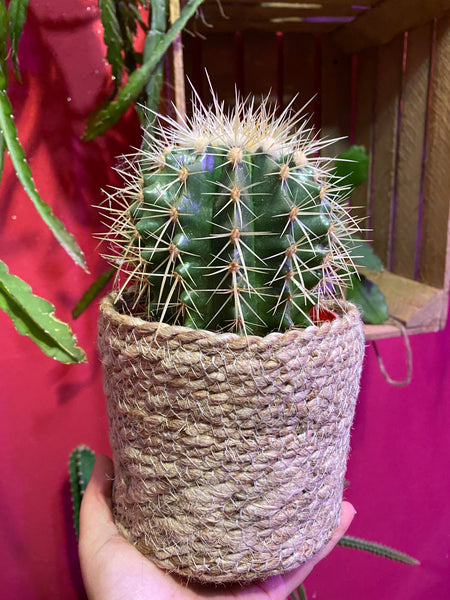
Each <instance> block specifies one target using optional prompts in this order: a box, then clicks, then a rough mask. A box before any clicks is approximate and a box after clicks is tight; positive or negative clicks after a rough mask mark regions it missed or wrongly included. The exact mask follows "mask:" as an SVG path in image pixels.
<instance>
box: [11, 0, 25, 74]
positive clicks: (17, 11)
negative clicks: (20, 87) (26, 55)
mask: <svg viewBox="0 0 450 600" xmlns="http://www.w3.org/2000/svg"><path fill="white" fill-rule="evenodd" d="M28 3H29V0H11V2H10V3H9V7H8V20H9V37H10V40H11V56H12V60H13V65H14V72H15V74H16V77H17V79H18V80H19V81H20V80H21V78H20V73H19V60H18V58H17V51H18V49H19V40H20V37H21V35H22V30H23V26H24V25H25V19H26V16H27V8H28ZM5 31H6V30H5Z"/></svg>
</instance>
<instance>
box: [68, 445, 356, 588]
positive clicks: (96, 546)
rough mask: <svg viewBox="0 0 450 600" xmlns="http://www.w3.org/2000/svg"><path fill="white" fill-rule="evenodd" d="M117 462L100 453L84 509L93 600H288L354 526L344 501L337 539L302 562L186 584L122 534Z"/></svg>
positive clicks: (83, 551) (85, 560)
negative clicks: (237, 580)
mask: <svg viewBox="0 0 450 600" xmlns="http://www.w3.org/2000/svg"><path fill="white" fill-rule="evenodd" d="M113 476H114V471H113V464H112V461H111V460H110V459H109V458H108V457H107V456H103V455H97V457H96V461H95V465H94V469H93V472H92V476H91V479H90V481H89V484H88V486H87V489H86V492H85V494H84V497H83V501H82V504H81V511H80V539H79V556H80V564H81V572H82V575H83V581H84V585H85V588H86V592H87V595H88V597H89V600H205V599H206V598H212V599H214V600H232V599H234V600H285V598H286V597H287V596H288V595H289V594H290V593H291V592H292V591H293V590H295V589H296V588H297V587H298V586H299V585H300V584H301V583H302V582H303V580H304V579H305V578H306V577H307V576H308V575H309V573H310V572H311V571H312V569H313V568H314V566H315V565H316V564H317V563H318V562H319V561H320V560H322V559H323V558H324V557H325V556H326V555H327V554H328V553H329V552H331V550H332V549H333V548H334V546H335V545H336V544H337V542H338V541H339V539H340V538H341V537H342V536H343V535H344V533H345V532H346V530H347V528H348V526H349V525H350V523H351V521H352V519H353V517H354V515H355V509H354V508H353V506H352V505H351V504H350V503H349V502H344V503H343V505H342V512H341V522H340V524H339V527H338V529H337V530H336V531H335V533H334V535H333V538H332V539H331V540H330V542H329V543H328V544H327V546H325V548H323V549H322V550H321V551H320V552H319V553H318V554H317V555H316V556H315V557H314V558H313V559H311V560H310V561H308V562H307V563H305V564H304V565H302V566H301V567H299V568H297V569H294V570H293V571H290V572H289V573H285V574H283V575H275V576H273V577H270V578H268V579H266V580H265V581H259V582H256V583H250V584H247V585H245V586H240V585H233V586H227V587H224V586H218V587H213V586H205V585H199V584H192V583H189V584H187V583H186V582H185V581H183V580H182V579H180V578H178V577H176V576H173V575H170V574H168V573H165V572H164V571H162V570H161V569H159V568H158V567H157V566H155V565H154V564H153V563H152V562H151V561H150V560H148V559H146V558H145V557H144V556H142V554H140V552H138V550H136V548H135V547H134V546H132V545H131V544H130V543H128V542H127V541H126V540H125V539H123V538H122V537H121V536H120V534H119V532H118V530H117V528H116V526H115V524H114V521H113V516H112V512H111V487H112V479H113Z"/></svg>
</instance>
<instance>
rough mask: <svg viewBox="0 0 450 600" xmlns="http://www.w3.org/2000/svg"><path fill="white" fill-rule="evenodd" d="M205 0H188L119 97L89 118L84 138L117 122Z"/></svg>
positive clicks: (131, 76) (92, 136)
mask: <svg viewBox="0 0 450 600" xmlns="http://www.w3.org/2000/svg"><path fill="white" fill-rule="evenodd" d="M202 2H204V0H188V1H187V2H186V4H185V5H184V6H183V8H182V9H181V14H180V17H179V18H178V19H177V20H176V21H175V23H174V24H173V25H172V27H171V28H170V29H169V30H168V31H167V33H165V34H164V36H163V37H162V38H161V40H160V41H159V42H158V43H157V44H156V47H155V48H154V51H153V54H152V56H151V57H150V58H149V60H148V62H144V63H143V65H142V66H141V67H140V68H139V69H136V71H134V73H132V74H131V75H130V77H129V79H128V82H127V83H126V85H124V87H123V88H122V89H121V90H120V91H119V93H118V95H117V99H116V100H114V101H113V102H111V103H110V104H108V106H107V107H106V108H103V109H101V110H100V111H99V112H95V113H94V114H93V115H92V116H91V117H90V118H89V119H88V125H87V129H86V131H85V133H84V136H83V139H85V140H91V139H93V138H95V137H96V136H98V135H103V134H104V133H105V132H106V131H107V130H108V129H109V128H110V127H111V126H112V125H114V123H116V122H117V121H118V120H119V118H120V117H121V116H122V115H123V113H124V112H125V111H126V110H127V109H128V107H129V106H130V104H131V103H132V102H133V101H134V100H136V98H137V97H138V96H139V94H140V93H141V92H142V90H143V89H144V87H145V85H146V84H147V82H148V79H149V77H150V75H151V74H152V71H153V69H154V68H155V67H156V65H157V64H158V63H159V61H160V60H161V59H162V57H163V56H164V53H165V52H166V51H167V50H168V49H169V47H170V45H171V44H172V42H173V41H174V39H175V38H176V36H177V35H178V33H179V32H180V31H181V30H182V29H183V27H184V26H185V25H186V23H187V22H188V21H189V19H190V18H191V17H192V15H193V14H194V13H195V11H196V10H197V8H198V7H199V6H200V4H202Z"/></svg>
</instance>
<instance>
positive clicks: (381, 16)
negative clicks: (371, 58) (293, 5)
mask: <svg viewBox="0 0 450 600" xmlns="http://www.w3.org/2000/svg"><path fill="white" fill-rule="evenodd" d="M448 10H450V0H426V1H424V0H385V1H384V2H380V3H379V4H377V5H376V6H374V7H373V8H371V9H370V10H368V11H365V12H364V13H362V14H360V15H359V16H358V17H357V18H356V19H355V20H354V21H352V22H351V23H348V24H347V25H345V26H343V27H341V28H340V29H339V30H338V31H337V32H336V33H335V34H334V35H333V38H334V41H335V42H336V43H337V44H338V45H339V46H340V47H341V48H342V49H343V50H344V51H345V52H359V51H361V50H363V49H364V48H370V47H372V46H379V45H381V44H386V43H388V42H390V41H391V40H393V39H394V38H395V37H396V36H397V35H398V34H399V33H402V32H404V31H407V30H410V29H413V28H414V27H419V26H420V25H423V24H425V23H428V22H429V21H431V20H432V19H434V18H438V17H442V16H443V15H444V14H445V12H446V11H448Z"/></svg>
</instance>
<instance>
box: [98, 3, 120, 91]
mask: <svg viewBox="0 0 450 600" xmlns="http://www.w3.org/2000/svg"><path fill="white" fill-rule="evenodd" d="M98 6H99V9H100V18H101V21H102V25H103V41H104V42H105V46H106V59H107V61H108V62H109V64H110V65H111V72H112V76H113V79H114V87H115V88H117V87H118V86H119V85H120V84H121V81H122V70H123V56H122V48H123V39H122V33H121V31H120V24H119V20H118V18H117V14H116V3H115V2H114V0H99V1H98Z"/></svg>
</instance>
